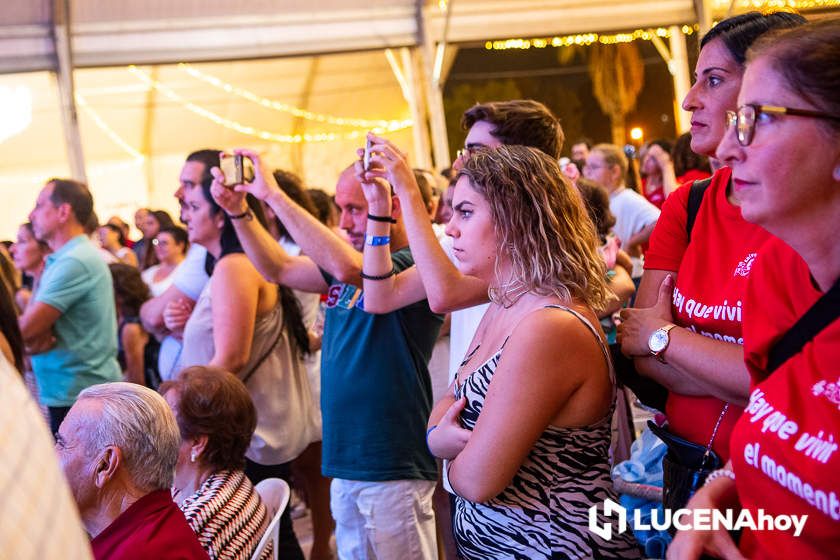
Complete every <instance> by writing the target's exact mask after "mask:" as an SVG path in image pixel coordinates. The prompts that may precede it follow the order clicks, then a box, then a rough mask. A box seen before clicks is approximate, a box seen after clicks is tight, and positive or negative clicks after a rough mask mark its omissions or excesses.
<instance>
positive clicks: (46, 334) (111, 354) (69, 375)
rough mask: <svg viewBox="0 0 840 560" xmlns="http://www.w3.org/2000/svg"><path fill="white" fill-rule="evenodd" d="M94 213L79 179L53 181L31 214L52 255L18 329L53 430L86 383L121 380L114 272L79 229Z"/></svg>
mask: <svg viewBox="0 0 840 560" xmlns="http://www.w3.org/2000/svg"><path fill="white" fill-rule="evenodd" d="M92 213H93V197H92V196H91V194H90V191H89V190H88V188H87V187H86V186H85V185H84V184H82V183H79V182H77V181H72V180H69V179H51V180H50V181H48V182H47V184H46V185H45V186H44V188H43V189H42V190H41V192H40V193H39V194H38V199H37V200H36V202H35V209H34V210H32V212H31V213H30V214H29V220H30V221H31V222H32V229H33V230H34V232H35V236H36V237H37V238H38V239H40V240H42V241H45V242H46V243H47V244H48V245H49V246H50V248H51V249H52V250H53V253H52V254H51V255H50V256H48V257H47V263H46V267H45V269H44V274H43V276H42V277H41V282H40V285H39V286H38V290H37V291H36V292H35V297H34V298H33V301H32V302H31V303H30V304H29V306H28V307H27V308H26V312H25V313H24V314H23V315H22V316H21V317H20V330H21V333H22V334H23V339H24V342H25V343H26V346H27V349H28V351H29V353H30V354H31V355H32V370H33V372H34V373H35V379H36V380H37V382H38V391H39V394H40V397H41V402H42V403H43V404H44V405H46V406H47V408H48V410H49V413H50V428H51V429H52V432H53V433H55V432H57V431H58V427H59V426H60V425H61V421H62V420H63V419H64V416H65V415H66V414H67V412H68V411H69V410H70V407H71V406H72V405H73V403H74V402H75V401H76V397H77V396H78V394H79V393H80V392H81V391H82V390H83V389H85V388H87V387H90V386H91V385H96V384H98V383H105V382H109V381H119V380H120V378H121V372H120V366H119V364H118V363H117V319H116V317H117V316H116V311H115V308H114V287H113V284H112V280H111V274H110V272H109V271H108V266H107V265H106V264H105V261H103V260H102V257H100V256H99V253H98V251H97V249H96V247H95V246H94V245H93V243H91V241H90V240H89V239H88V238H87V236H86V235H85V232H84V224H85V223H87V221H88V220H89V219H90V216H91V214H92Z"/></svg>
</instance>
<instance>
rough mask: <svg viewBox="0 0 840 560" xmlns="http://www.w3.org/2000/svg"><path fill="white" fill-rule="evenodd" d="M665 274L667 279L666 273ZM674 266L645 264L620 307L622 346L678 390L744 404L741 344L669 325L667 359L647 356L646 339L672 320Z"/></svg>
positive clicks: (648, 371)
mask: <svg viewBox="0 0 840 560" xmlns="http://www.w3.org/2000/svg"><path fill="white" fill-rule="evenodd" d="M669 277H670V279H669ZM676 277H677V275H676V272H673V271H665V270H646V271H645V274H644V276H643V277H642V283H641V285H640V286H639V292H638V294H637V296H636V303H635V308H634V309H624V310H622V311H621V320H622V322H621V324H620V325H619V327H618V329H619V339H620V342H621V350H622V352H624V353H625V354H626V355H628V356H632V357H633V358H635V359H634V362H635V364H636V368H637V369H638V370H639V372H640V373H642V374H643V375H646V376H648V377H650V378H652V379H654V380H655V381H657V382H658V383H660V384H662V385H664V386H665V387H667V388H668V389H669V390H671V391H674V392H676V393H680V394H683V395H694V396H708V395H711V396H714V397H717V398H719V399H721V400H724V401H728V402H731V403H733V404H737V405H739V406H744V405H745V404H746V402H747V397H748V395H749V380H750V378H749V372H748V371H747V367H746V365H745V364H744V350H743V347H742V346H741V345H740V344H734V343H730V342H724V341H721V340H715V339H713V338H709V337H705V336H703V335H700V334H697V333H694V332H692V331H690V330H688V329H685V328H682V327H676V328H673V329H671V331H670V333H669V334H670V336H671V342H670V344H669V345H668V349H667V350H666V351H665V360H666V361H667V363H666V364H663V363H661V362H660V361H658V360H656V359H655V358H653V357H651V356H649V354H650V351H649V349H648V339H649V338H650V335H651V334H653V332H654V331H655V330H657V329H659V328H660V327H664V326H665V325H668V324H671V323H674V320H673V316H672V313H671V299H672V293H673V289H674V285H675V284H676Z"/></svg>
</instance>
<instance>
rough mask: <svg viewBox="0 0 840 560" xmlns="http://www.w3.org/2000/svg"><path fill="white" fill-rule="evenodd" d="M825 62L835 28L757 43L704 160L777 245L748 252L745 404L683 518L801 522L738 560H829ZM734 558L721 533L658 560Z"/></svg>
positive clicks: (836, 79)
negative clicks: (733, 513)
mask: <svg viewBox="0 0 840 560" xmlns="http://www.w3.org/2000/svg"><path fill="white" fill-rule="evenodd" d="M838 60H840V19H832V20H823V21H819V22H814V23H811V24H808V25H806V26H803V27H801V28H798V29H794V30H790V31H787V32H785V33H780V34H773V35H772V36H768V37H767V38H766V39H762V40H761V41H760V42H759V43H757V44H756V45H755V47H753V49H751V51H750V53H749V57H748V65H747V70H746V73H745V75H744V80H743V84H742V86H741V93H740V95H739V96H738V101H739V104H740V106H739V108H738V109H737V111H732V112H731V113H729V119H728V122H729V127H728V129H727V132H726V135H725V136H724V138H723V141H722V142H721V144H720V146H719V147H718V151H717V155H718V158H720V159H721V160H722V161H723V162H724V163H725V164H726V165H727V166H729V167H730V168H731V169H732V182H733V186H734V190H735V191H736V192H737V193H738V197H739V200H740V202H741V212H742V214H743V216H744V218H745V219H746V220H748V221H750V222H752V223H754V224H756V225H759V226H761V227H763V228H765V229H767V231H769V232H770V233H772V234H773V235H775V236H777V238H773V239H771V240H770V241H768V242H767V243H766V244H765V245H764V246H763V247H762V248H761V250H760V251H759V253H758V256H757V257H756V260H755V263H754V265H753V273H752V278H751V279H750V282H749V286H748V289H747V294H746V300H745V302H744V350H745V358H746V364H747V367H748V368H749V372H750V376H751V393H750V401H749V405H748V406H747V410H746V412H745V414H744V415H743V416H742V417H741V419H740V420H739V421H738V423H737V424H736V425H735V429H734V431H733V433H732V441H731V451H732V460H731V462H730V464H729V465H727V468H726V469H722V470H721V471H718V473H716V474H715V475H714V476H710V477H709V479H710V481H709V482H707V484H706V486H705V487H704V488H703V489H702V490H701V491H700V492H698V493H697V495H696V496H695V497H694V499H692V501H691V502H690V506H691V507H694V508H714V509H741V508H744V509H747V510H749V511H751V512H753V514H757V511H758V510H759V509H761V510H764V512H765V514H767V515H772V516H778V515H787V516H798V517H799V518H800V519H802V517H803V516H807V521H805V523H804V526H803V527H802V531H801V534H799V535H798V536H794V534H793V533H794V529H791V530H788V531H780V530H775V531H752V530H750V529H746V530H745V531H744V532H743V534H742V535H741V539H740V542H739V543H738V548H739V549H740V554H742V555H743V556H746V557H750V558H782V557H784V558H809V559H810V558H836V555H837V549H838V544H840V531H838V521H840V512H838V496H840V478H838V477H837V472H838V471H840V454H838V452H837V451H838V443H840V389H838V386H840V380H838V377H840V375H838V369H837V364H838V362H840V320H838V311H840V245H838V244H837V237H836V230H837V225H838V224H840V72H838V69H837V61H838ZM813 310H816V311H818V312H819V313H821V314H822V315H823V316H824V319H823V320H820V321H812V320H811V319H810V317H813V316H814V315H811V313H813ZM793 335H796V337H794V338H790V337H791V336H793ZM797 337H801V338H799V340H798V341H797V343H796V344H791V345H788V342H789V341H791V340H795V339H796V338H797ZM771 415H774V416H773V418H772V419H771V420H768V418H769V417H770V416H771ZM777 419H784V421H783V422H782V423H781V424H780V425H778V426H777V425H776V420H777ZM735 548H736V547H735V544H734V543H733V541H732V539H731V537H730V536H729V534H728V533H727V532H726V531H690V532H685V533H680V534H678V536H677V538H676V540H675V541H674V543H673V545H672V547H671V550H669V557H673V558H697V557H698V556H699V555H700V554H701V553H703V552H708V553H711V554H724V555H727V556H726V557H732V558H740V557H741V556H740V555H738V554H737V553H736V552H735Z"/></svg>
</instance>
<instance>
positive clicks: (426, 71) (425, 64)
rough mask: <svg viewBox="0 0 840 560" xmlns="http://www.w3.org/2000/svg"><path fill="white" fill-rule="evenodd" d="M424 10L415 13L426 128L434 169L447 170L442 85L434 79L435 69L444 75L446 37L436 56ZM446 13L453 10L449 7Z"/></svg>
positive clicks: (437, 77)
mask: <svg viewBox="0 0 840 560" xmlns="http://www.w3.org/2000/svg"><path fill="white" fill-rule="evenodd" d="M425 9H426V8H423V7H422V6H418V10H417V12H418V16H417V25H418V28H419V32H420V38H421V40H422V44H421V47H420V49H421V51H420V53H421V61H422V62H421V66H422V69H423V76H424V78H425V80H424V82H425V86H426V88H425V89H426V100H427V104H428V108H429V127H430V128H431V131H432V149H433V150H434V165H435V167H436V168H437V169H443V168H446V167H449V166H450V165H451V163H452V160H451V159H450V157H449V138H448V135H447V132H446V115H445V113H444V110H443V92H442V87H441V84H442V81H441V80H440V75H435V67H436V66H438V67H440V70H439V73H440V74H442V73H443V68H442V67H443V66H444V54H445V49H446V37H444V38H443V39H442V40H441V42H440V44H439V45H438V46H437V49H440V54H439V55H438V54H437V53H436V49H435V47H434V41H433V40H432V36H431V31H430V30H429V26H428V25H426V22H427V18H426V12H425ZM448 9H449V10H451V9H452V5H451V4H450V5H449V8H448ZM447 21H448V14H447ZM438 57H440V58H441V61H440V63H438V64H435V61H436V60H437V58H438ZM451 61H452V58H450V60H449V64H447V65H446V66H449V67H451ZM448 72H449V68H446V73H447V74H448ZM430 167H431V166H430Z"/></svg>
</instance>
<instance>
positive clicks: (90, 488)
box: [56, 383, 207, 559]
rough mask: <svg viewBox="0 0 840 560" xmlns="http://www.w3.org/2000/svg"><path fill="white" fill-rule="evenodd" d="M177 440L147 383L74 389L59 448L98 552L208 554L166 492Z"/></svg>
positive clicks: (158, 555) (129, 556)
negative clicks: (78, 391)
mask: <svg viewBox="0 0 840 560" xmlns="http://www.w3.org/2000/svg"><path fill="white" fill-rule="evenodd" d="M180 443H181V436H180V434H179V432H178V425H177V424H176V422H175V417H174V416H173V414H172V411H171V410H170V408H169V405H167V404H166V401H165V400H163V397H161V396H160V395H158V394H157V393H155V392H154V391H152V390H151V389H147V388H146V387H142V386H140V385H135V384H133V383H105V384H102V385H95V386H93V387H89V388H87V389H85V390H84V391H82V392H81V393H80V394H79V397H78V400H77V401H76V403H75V404H74V405H73V407H72V408H71V409H70V412H69V413H68V414H67V417H66V418H65V419H64V422H63V423H62V424H61V427H60V428H59V431H58V434H56V449H57V450H58V456H59V461H60V463H61V467H62V469H63V470H64V474H65V476H66V477H67V481H68V482H69V484H70V489H71V492H72V494H73V497H74V498H75V500H76V504H77V505H78V507H79V513H80V514H81V518H82V523H83V524H84V526H85V529H86V530H87V532H88V533H89V534H90V537H91V539H92V541H91V546H92V548H93V553H94V556H95V557H96V558H97V559H104V558H109V559H116V558H119V559H134V558H137V559H141V558H156V559H175V558H178V559H193V558H201V559H206V558H207V553H206V552H204V549H203V548H202V547H201V545H200V544H199V542H198V539H197V538H196V536H195V533H193V531H192V529H190V527H189V525H188V524H187V521H186V519H184V515H183V514H182V513H181V510H180V509H178V506H176V505H175V503H174V502H173V501H172V496H171V493H170V488H171V487H172V482H173V477H174V474H175V463H176V462H177V460H178V448H179V446H180Z"/></svg>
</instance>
